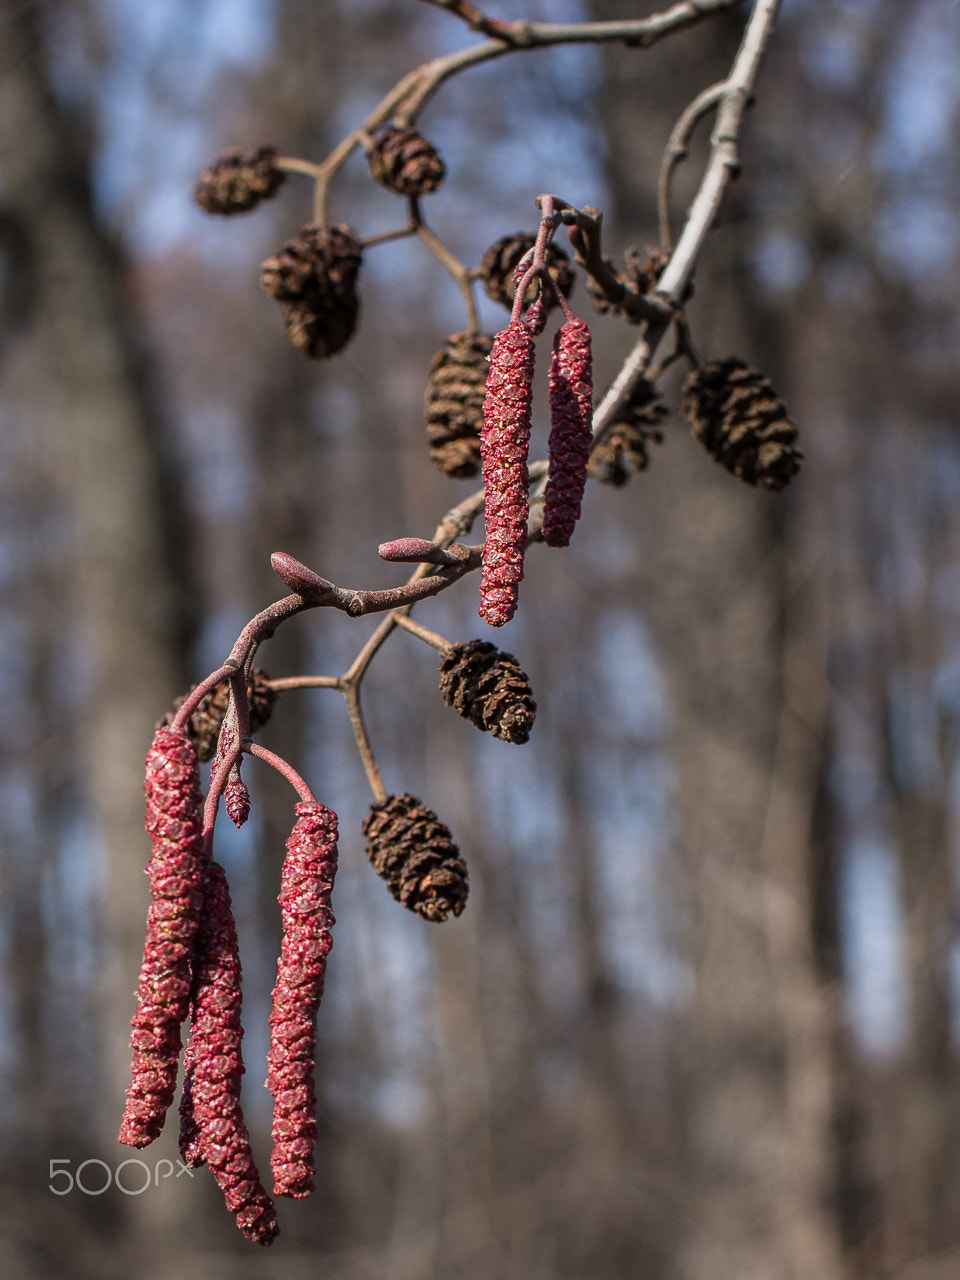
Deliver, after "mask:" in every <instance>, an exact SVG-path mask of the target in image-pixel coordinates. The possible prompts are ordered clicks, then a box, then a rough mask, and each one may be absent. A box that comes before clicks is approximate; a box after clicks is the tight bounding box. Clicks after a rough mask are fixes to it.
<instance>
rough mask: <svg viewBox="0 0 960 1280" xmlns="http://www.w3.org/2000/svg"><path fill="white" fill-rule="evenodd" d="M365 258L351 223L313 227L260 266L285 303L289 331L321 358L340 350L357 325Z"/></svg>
mask: <svg viewBox="0 0 960 1280" xmlns="http://www.w3.org/2000/svg"><path fill="white" fill-rule="evenodd" d="M362 257H363V249H362V246H361V244H360V241H359V240H358V239H357V237H356V236H355V235H354V233H353V232H352V231H351V230H350V228H349V227H347V226H343V225H338V226H325V227H321V226H308V227H304V228H303V230H302V231H301V232H300V235H299V237H298V238H297V239H296V240H288V241H287V243H286V244H285V245H284V246H283V248H282V249H281V250H280V251H279V253H275V254H274V255H273V256H272V257H270V258H267V260H266V261H265V262H264V263H263V265H262V266H261V268H260V284H261V285H262V286H263V288H264V289H265V290H266V291H267V293H269V294H270V295H271V297H274V298H276V300H277V301H278V302H279V303H280V309H281V311H282V312H283V318H284V324H285V325H286V330H287V336H288V337H289V339H290V341H291V342H292V343H293V345H294V346H295V347H297V348H298V350H300V351H302V352H303V353H304V355H308V356H312V357H313V358H314V359H316V360H322V359H325V358H326V357H327V356H332V355H335V354H336V352H338V351H340V350H341V349H342V348H343V347H345V346H346V345H347V343H348V342H349V341H350V339H351V338H352V337H353V333H354V330H355V329H356V327H357V317H358V315H359V312H360V299H359V297H358V295H357V275H358V273H359V270H360V263H361V260H362Z"/></svg>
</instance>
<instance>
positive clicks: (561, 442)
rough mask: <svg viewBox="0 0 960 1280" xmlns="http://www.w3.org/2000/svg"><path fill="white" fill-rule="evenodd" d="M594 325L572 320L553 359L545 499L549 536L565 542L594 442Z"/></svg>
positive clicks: (546, 536) (560, 332)
mask: <svg viewBox="0 0 960 1280" xmlns="http://www.w3.org/2000/svg"><path fill="white" fill-rule="evenodd" d="M592 424H593V369H592V361H591V355H590V330H589V329H588V328H587V326H586V324H585V323H584V322H583V321H582V320H568V321H567V322H566V324H564V325H562V326H561V327H560V328H559V329H558V330H557V333H556V336H555V338H554V340H553V358H552V359H551V361H550V440H549V444H548V452H549V457H550V474H549V477H548V479H547V488H546V492H545V494H544V498H543V540H544V542H546V543H547V545H548V546H551V547H565V546H567V544H568V543H569V541H570V537H571V535H572V533H573V527H574V525H575V524H576V523H577V521H578V520H579V518H580V504H581V502H582V500H583V490H584V486H585V485H586V481H587V462H588V461H589V458H590V446H591V444H592V441H593V430H592Z"/></svg>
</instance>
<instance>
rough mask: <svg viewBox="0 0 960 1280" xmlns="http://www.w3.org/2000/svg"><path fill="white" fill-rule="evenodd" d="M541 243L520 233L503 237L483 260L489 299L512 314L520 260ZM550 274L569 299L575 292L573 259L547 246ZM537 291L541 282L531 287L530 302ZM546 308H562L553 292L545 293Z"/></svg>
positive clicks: (526, 233)
mask: <svg viewBox="0 0 960 1280" xmlns="http://www.w3.org/2000/svg"><path fill="white" fill-rule="evenodd" d="M536 243H537V237H536V236H535V235H534V234H533V233H532V232H529V231H516V232H514V233H513V234H512V235H509V236H501V238H500V239H499V240H497V241H496V243H495V244H492V245H491V246H490V248H489V249H488V250H487V251H486V253H485V254H484V255H483V257H482V258H481V260H480V271H479V275H480V279H481V280H482V281H483V287H484V289H485V290H486V293H487V297H489V298H492V299H493V300H494V302H499V303H500V304H501V305H502V306H504V307H506V308H507V310H508V311H510V310H512V309H513V298H514V294H515V293H516V286H515V285H514V282H513V273H514V271H515V270H516V268H517V265H518V263H519V262H520V259H521V258H522V257H523V255H524V254H525V253H526V252H527V250H528V249H532V248H533V246H534V245H535V244H536ZM547 271H548V273H549V275H550V279H551V280H552V281H553V282H554V284H555V285H556V286H557V288H558V289H559V290H560V292H561V293H562V294H563V296H564V297H565V298H566V297H569V295H570V290H571V289H572V288H573V272H572V271H571V269H570V258H569V257H568V255H567V254H566V253H564V251H563V250H562V249H561V248H559V247H558V246H557V245H555V244H549V245H547ZM536 291H537V281H533V282H532V283H531V284H530V285H528V287H527V301H528V302H529V301H531V300H532V299H533V297H534V295H535V294H536ZM545 293H546V299H545V301H546V307H547V309H548V310H549V309H550V308H551V307H555V306H558V305H559V304H558V303H557V300H556V298H555V297H554V295H553V290H552V289H548V290H545Z"/></svg>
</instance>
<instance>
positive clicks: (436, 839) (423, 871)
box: [363, 795, 467, 921]
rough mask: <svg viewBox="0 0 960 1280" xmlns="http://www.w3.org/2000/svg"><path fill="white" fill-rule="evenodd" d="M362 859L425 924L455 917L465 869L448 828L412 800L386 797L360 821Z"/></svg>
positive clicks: (462, 896) (463, 900)
mask: <svg viewBox="0 0 960 1280" xmlns="http://www.w3.org/2000/svg"><path fill="white" fill-rule="evenodd" d="M363 834H364V835H365V836H366V837H367V857H368V858H369V859H370V861H371V862H372V863H373V866H374V870H375V871H376V873H377V875H378V876H381V877H382V878H383V879H384V880H386V882H387V886H388V888H389V889H390V892H391V893H392V894H393V896H394V897H395V898H396V899H397V901H398V902H400V903H402V904H403V906H405V907H406V908H407V909H408V910H410V911H415V912H416V913H417V915H421V916H423V918H424V919H425V920H434V921H441V920H446V918H447V916H448V915H454V916H458V915H459V914H460V913H461V911H462V910H463V908H464V906H465V905H466V901H467V867H466V863H465V862H464V861H463V859H462V858H461V857H460V850H459V849H458V848H457V846H456V845H455V844H454V842H453V839H452V837H451V835H450V829H449V827H447V826H446V825H445V824H444V823H442V822H441V821H440V819H439V818H438V817H437V815H436V814H435V813H434V812H433V810H432V809H428V808H427V806H426V805H425V804H422V803H421V802H420V801H419V800H418V799H417V798H416V796H411V795H402V796H387V798H386V799H385V800H383V801H381V802H380V803H379V804H374V805H371V807H370V812H369V813H368V814H367V816H366V817H365V818H364V820H363Z"/></svg>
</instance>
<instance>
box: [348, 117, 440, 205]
mask: <svg viewBox="0 0 960 1280" xmlns="http://www.w3.org/2000/svg"><path fill="white" fill-rule="evenodd" d="M367 164H368V165H369V166H370V173H371V174H372V176H373V177H374V178H376V180H377V181H378V182H380V183H382V184H383V185H384V186H385V187H388V188H389V189H390V190H391V191H395V192H396V193H397V195H400V196H426V195H430V194H431V193H432V192H434V191H436V190H437V188H438V187H439V186H440V184H441V182H443V179H444V178H445V177H446V173H447V167H446V165H445V164H444V163H443V160H442V159H441V158H440V156H439V154H438V153H437V151H436V149H435V148H434V147H433V146H431V144H430V143H429V142H428V141H427V140H426V138H425V137H424V136H423V134H422V133H418V132H417V130H416V129H411V128H406V129H402V128H399V127H398V126H396V125H389V126H388V127H387V128H386V129H381V130H380V132H379V133H378V134H377V135H376V137H375V138H374V139H373V143H372V145H371V147H370V150H369V151H368V152H367Z"/></svg>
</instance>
